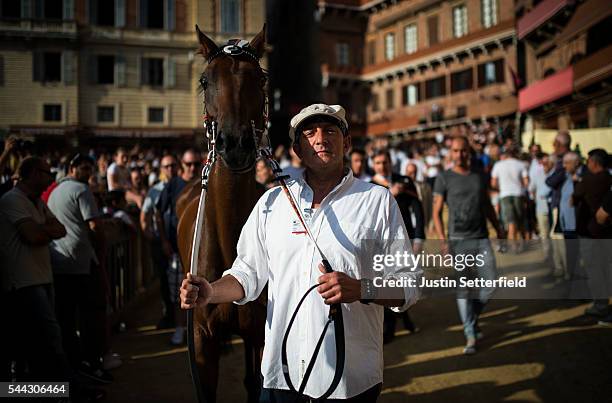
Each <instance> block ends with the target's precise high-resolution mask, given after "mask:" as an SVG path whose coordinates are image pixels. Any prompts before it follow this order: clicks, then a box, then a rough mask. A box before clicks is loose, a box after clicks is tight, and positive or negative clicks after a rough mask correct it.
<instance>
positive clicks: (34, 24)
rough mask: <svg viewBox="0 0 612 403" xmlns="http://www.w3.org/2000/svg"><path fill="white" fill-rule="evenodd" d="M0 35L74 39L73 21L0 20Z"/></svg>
mask: <svg viewBox="0 0 612 403" xmlns="http://www.w3.org/2000/svg"><path fill="white" fill-rule="evenodd" d="M0 33H1V34H3V35H5V36H23V37H55V38H70V39H73V38H76V36H77V24H76V22H75V21H74V20H27V19H1V20H0Z"/></svg>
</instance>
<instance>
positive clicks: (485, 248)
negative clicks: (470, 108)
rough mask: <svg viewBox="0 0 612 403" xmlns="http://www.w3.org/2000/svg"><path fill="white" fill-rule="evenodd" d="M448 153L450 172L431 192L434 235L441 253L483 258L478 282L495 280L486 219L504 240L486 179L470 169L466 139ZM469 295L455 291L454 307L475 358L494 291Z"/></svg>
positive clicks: (467, 348)
mask: <svg viewBox="0 0 612 403" xmlns="http://www.w3.org/2000/svg"><path fill="white" fill-rule="evenodd" d="M450 151H451V159H452V162H453V168H452V169H449V170H447V171H444V172H442V173H441V174H440V175H438V177H437V178H436V182H435V184H434V189H433V193H434V205H433V220H434V224H435V228H436V234H437V235H438V237H439V238H440V239H442V240H443V245H442V251H441V253H442V254H443V255H446V254H447V253H451V254H454V255H459V254H464V255H467V254H470V255H472V256H477V255H482V256H483V257H484V264H483V265H482V266H481V267H477V268H476V272H477V278H482V279H487V280H494V279H495V278H497V269H496V262H495V255H494V253H493V249H492V248H491V242H490V240H489V231H488V230H487V219H488V220H489V221H490V222H491V224H492V225H493V227H495V230H496V232H497V237H498V238H500V239H502V238H504V237H505V234H504V231H503V229H502V227H501V225H500V224H499V221H498V220H497V215H496V214H495V210H494V209H493V206H492V205H491V199H490V198H489V195H488V192H487V191H488V187H487V181H486V177H485V176H484V175H483V174H482V173H481V172H478V171H475V170H474V169H473V168H472V167H471V163H470V161H471V159H470V154H471V150H470V146H469V144H468V140H467V139H466V138H465V137H456V138H454V139H453V141H452V143H451V150H450ZM444 203H446V204H447V206H448V238H447V236H446V234H445V233H444V224H443V222H442V214H441V213H442V208H443V207H444ZM447 239H448V241H447ZM469 291H470V290H466V289H463V288H460V289H458V293H457V307H458V308H459V315H460V317H461V321H462V322H463V332H464V334H465V338H466V345H465V348H464V349H463V353H464V354H475V353H476V341H477V340H479V339H481V338H482V337H483V335H482V332H481V331H480V328H479V326H478V318H479V316H480V314H481V313H482V311H483V309H484V307H485V305H486V303H487V302H488V300H489V299H490V298H491V296H492V294H493V292H494V291H495V289H494V288H493V287H481V288H480V289H478V290H477V292H476V294H477V295H476V297H474V296H473V293H471V292H469Z"/></svg>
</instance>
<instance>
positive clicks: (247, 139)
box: [240, 131, 255, 151]
mask: <svg viewBox="0 0 612 403" xmlns="http://www.w3.org/2000/svg"><path fill="white" fill-rule="evenodd" d="M240 147H241V148H242V149H244V150H249V151H250V150H253V149H255V139H254V138H253V135H252V134H251V133H250V132H248V131H244V132H243V133H242V136H240Z"/></svg>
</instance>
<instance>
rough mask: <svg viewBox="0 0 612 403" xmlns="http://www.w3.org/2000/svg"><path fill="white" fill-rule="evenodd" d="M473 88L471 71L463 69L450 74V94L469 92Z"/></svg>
mask: <svg viewBox="0 0 612 403" xmlns="http://www.w3.org/2000/svg"><path fill="white" fill-rule="evenodd" d="M472 87H473V73H472V69H471V68H469V69H465V70H461V71H458V72H456V73H452V74H451V93H455V92H459V91H466V90H471V89H472Z"/></svg>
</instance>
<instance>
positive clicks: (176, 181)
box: [156, 149, 202, 345]
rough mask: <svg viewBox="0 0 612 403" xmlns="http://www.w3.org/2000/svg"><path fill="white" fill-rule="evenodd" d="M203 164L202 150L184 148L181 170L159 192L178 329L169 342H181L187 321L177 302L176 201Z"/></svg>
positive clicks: (169, 309) (159, 217)
mask: <svg viewBox="0 0 612 403" xmlns="http://www.w3.org/2000/svg"><path fill="white" fill-rule="evenodd" d="M201 167H202V160H201V156H200V154H199V153H198V152H196V151H195V150H192V149H188V150H187V151H185V152H184V153H183V157H182V158H181V168H182V170H181V174H180V175H179V176H175V177H174V178H172V179H170V181H169V182H168V184H167V185H166V187H164V190H162V192H161V194H160V195H159V199H158V200H157V204H156V209H157V211H156V214H157V223H158V228H159V237H160V239H161V244H162V250H163V252H164V254H165V255H166V257H167V258H168V266H167V269H166V274H167V278H168V288H169V290H170V301H171V302H172V304H173V306H171V307H167V315H168V316H169V321H172V319H174V321H175V323H176V330H175V332H174V335H172V338H171V339H170V342H171V343H172V344H174V345H180V344H182V343H183V339H184V334H185V329H184V327H183V323H184V321H183V320H181V319H182V316H181V315H180V314H179V312H180V308H179V304H178V289H179V287H180V284H181V281H182V280H183V278H182V275H183V272H182V270H181V268H180V263H179V262H180V260H179V258H178V251H179V250H178V243H177V229H178V220H179V217H178V215H177V214H176V202H177V200H178V198H179V196H180V194H181V192H182V191H183V189H184V188H185V186H186V185H187V183H189V182H190V181H191V180H193V179H194V178H196V177H197V175H198V174H199V173H200V169H201ZM170 312H174V318H172V317H171V316H170V315H172V314H170Z"/></svg>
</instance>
